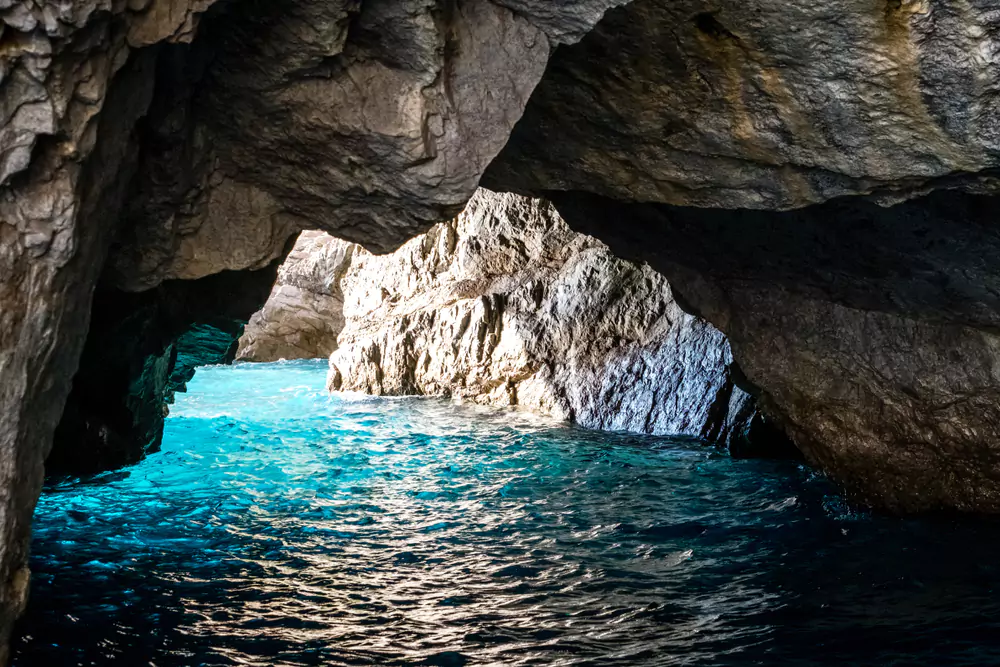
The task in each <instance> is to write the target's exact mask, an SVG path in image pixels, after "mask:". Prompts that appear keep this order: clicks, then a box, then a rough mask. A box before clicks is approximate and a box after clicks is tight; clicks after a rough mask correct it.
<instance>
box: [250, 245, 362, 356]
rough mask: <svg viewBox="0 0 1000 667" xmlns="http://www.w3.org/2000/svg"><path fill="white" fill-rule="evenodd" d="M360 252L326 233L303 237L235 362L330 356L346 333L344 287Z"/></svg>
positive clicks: (291, 254) (251, 324)
mask: <svg viewBox="0 0 1000 667" xmlns="http://www.w3.org/2000/svg"><path fill="white" fill-rule="evenodd" d="M358 250H359V248H358V247H357V246H356V245H354V244H353V243H349V242H347V241H341V240H340V239H335V238H333V237H332V236H330V235H329V234H326V233H323V232H314V231H310V232H302V234H300V235H299V238H298V241H296V243H295V247H294V248H292V252H291V253H289V255H288V257H287V258H286V259H285V261H284V263H283V264H282V265H281V269H280V270H279V271H278V280H277V282H276V283H275V285H274V289H273V290H272V291H271V295H270V296H269V297H268V299H267V303H266V304H264V307H263V308H262V309H261V310H259V311H257V312H256V313H254V315H253V317H251V318H250V322H249V323H247V326H246V329H245V330H244V332H243V337H242V338H240V345H239V352H237V355H236V358H237V359H239V360H242V361H277V360H278V359H315V358H319V357H329V356H330V354H331V353H332V352H333V351H334V350H336V349H337V335H338V334H339V333H340V331H341V329H343V328H344V293H343V291H342V290H341V286H340V282H341V279H342V278H343V277H344V274H345V273H346V272H347V270H348V267H349V266H350V264H351V259H352V257H353V256H354V253H355V252H357V251H358Z"/></svg>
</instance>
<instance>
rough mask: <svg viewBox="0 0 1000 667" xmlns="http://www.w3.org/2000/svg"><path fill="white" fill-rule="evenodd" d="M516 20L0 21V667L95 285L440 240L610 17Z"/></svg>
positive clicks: (206, 11) (355, 12)
mask: <svg viewBox="0 0 1000 667" xmlns="http://www.w3.org/2000/svg"><path fill="white" fill-rule="evenodd" d="M510 4H511V6H513V7H514V8H515V9H516V10H517V13H515V11H514V10H512V9H511V8H510V7H508V6H507V5H506V4H501V3H497V4H494V3H492V2H489V1H487V0H469V1H463V2H460V3H451V2H443V1H440V2H439V1H438V0H408V1H405V2H399V1H397V0H365V2H363V3H360V2H358V1H357V0H343V1H341V2H315V1H314V0H276V1H275V2H254V1H253V0H218V1H217V2H212V0H139V1H136V2H124V1H118V0H114V1H112V0H80V1H78V2H50V1H42V2H36V1H34V0H32V1H30V2H29V1H27V0H7V1H5V2H2V3H0V31H2V37H0V38H2V40H3V44H4V48H3V49H2V50H0V101H2V104H0V303H2V304H3V309H2V310H0V378H2V380H3V381H2V382H0V414H2V415H3V419H4V421H3V423H2V426H0V459H2V460H3V461H4V462H5V463H4V465H3V466H0V662H4V661H5V659H6V653H5V651H6V641H5V638H6V637H7V635H8V634H9V629H10V624H11V622H12V620H13V618H14V617H15V616H16V615H17V613H18V610H19V609H20V608H21V607H22V606H23V604H24V601H25V599H26V592H27V585H28V578H29V577H28V571H27V568H26V565H25V563H26V555H27V546H28V541H29V537H30V517H31V512H32V510H33V507H34V503H35V501H36V499H37V496H38V492H39V490H40V488H41V481H42V475H43V461H44V459H45V456H46V454H47V453H48V451H49V449H50V447H51V441H52V435H53V432H54V430H55V427H56V424H57V422H58V421H59V419H60V416H61V413H62V410H63V406H64V404H65V401H66V397H67V395H68V394H69V391H70V386H71V381H72V377H73V374H74V372H75V370H76V368H77V364H78V360H79V357H80V353H81V351H82V349H83V346H84V339H85V337H86V332H87V330H88V318H89V307H90V304H91V301H92V295H93V291H94V288H95V285H96V283H97V280H98V276H99V275H101V274H102V268H103V267H104V266H105V264H106V263H107V264H108V266H107V269H106V270H104V271H103V273H104V276H105V278H104V280H105V283H106V284H107V285H109V286H110V287H112V288H115V289H122V290H125V291H138V290H148V289H152V288H155V287H156V286H157V285H159V284H161V283H162V282H164V281H166V280H172V279H199V278H203V277H207V276H210V275H213V274H216V273H219V272H221V271H233V272H241V271H247V272H252V271H257V270H263V269H264V268H265V267H267V266H269V265H270V264H271V263H272V262H273V261H274V260H276V259H278V258H279V257H280V256H281V253H282V251H283V250H284V248H285V241H286V239H287V238H288V237H289V236H291V235H292V234H294V233H295V232H296V231H298V230H299V229H301V228H303V227H307V226H319V227H325V228H327V229H331V230H336V229H338V228H340V227H343V229H344V231H343V233H344V234H345V235H347V236H352V237H354V238H356V239H357V240H360V241H365V242H367V243H369V244H370V245H371V246H372V247H383V248H385V247H391V246H392V245H393V244H398V243H401V242H402V241H403V240H405V239H406V238H408V237H409V236H412V235H413V234H416V233H418V232H420V231H423V230H425V229H426V228H428V227H430V226H431V225H432V224H434V223H435V222H437V221H438V220H439V219H440V218H441V217H447V215H450V214H451V213H453V212H454V211H455V210H457V208H460V207H461V205H462V204H463V203H464V200H465V199H467V198H468V197H469V196H471V194H472V192H473V190H474V188H475V186H476V183H477V181H478V179H479V177H480V175H481V173H482V171H483V169H485V167H486V165H487V164H488V163H489V161H490V160H491V159H492V158H493V157H494V156H495V154H496V153H497V152H498V151H499V150H500V148H501V147H502V146H503V144H504V142H505V141H506V138H507V135H508V133H509V131H510V129H511V127H512V126H513V124H514V122H516V120H517V119H518V117H519V116H520V114H521V111H522V109H523V107H524V104H525V103H526V101H527V98H528V96H529V94H530V93H531V91H532V89H533V87H534V86H535V84H536V83H537V81H538V79H539V78H540V76H541V74H542V71H543V69H544V67H545V63H546V61H547V58H548V55H549V52H550V49H551V48H552V47H553V46H554V45H555V44H558V43H562V42H565V41H571V40H572V39H575V38H576V37H578V36H580V35H582V34H583V33H584V32H585V31H586V29H587V28H588V27H590V24H591V23H592V22H593V21H596V20H597V19H598V18H599V17H600V14H601V10H602V9H604V7H606V6H609V5H611V4H615V3H614V2H613V1H611V0H576V1H574V2H566V3H560V4H559V6H558V7H549V3H547V2H541V1H540V0H539V1H532V0H511V3H510ZM312 223H316V224H315V225H313V224H312ZM112 243H113V244H114V249H113V250H112V251H111V252H110V258H109V247H110V245H111V244H112ZM133 368H136V369H142V368H145V364H137V365H135V366H133ZM136 379H137V378H136Z"/></svg>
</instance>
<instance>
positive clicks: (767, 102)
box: [0, 0, 1000, 659]
mask: <svg viewBox="0 0 1000 667" xmlns="http://www.w3.org/2000/svg"><path fill="white" fill-rule="evenodd" d="M605 10H608V11H607V14H606V15H605V16H604V18H603V19H602V18H601V17H602V14H603V13H604V12H605ZM599 20H600V22H599V23H598V21H599ZM0 21H2V25H3V33H2V37H0V38H2V40H3V44H4V49H2V53H0V64H2V66H3V67H2V68H0V71H2V78H0V100H2V101H3V104H2V105H0V149H2V150H0V303H2V305H3V308H2V310H0V378H2V379H3V382H2V383H0V414H2V415H3V418H4V421H3V424H2V427H0V460H2V461H3V465H2V466H0V636H6V634H7V632H8V630H9V626H10V622H11V620H12V618H13V617H14V616H15V615H16V613H17V610H18V609H19V608H20V607H21V606H22V605H23V603H24V599H25V593H26V590H27V582H28V573H27V569H26V567H25V557H26V553H27V543H28V538H29V534H30V515H31V511H32V508H33V506H34V502H35V499H36V498H37V494H38V490H39V488H40V483H41V477H42V461H43V459H44V457H45V455H46V453H47V452H48V450H49V449H50V446H51V440H52V434H53V432H54V429H55V426H56V423H57V422H58V420H59V418H60V415H61V412H62V409H63V405H64V403H65V399H66V396H67V395H68V394H69V391H70V386H71V380H72V376H73V374H74V371H75V370H76V367H77V364H78V361H79V357H80V353H81V351H82V349H83V347H84V340H85V337H86V335H85V334H86V331H87V330H88V324H89V323H88V320H89V308H90V304H91V303H92V297H93V291H94V288H95V285H96V284H97V280H98V276H99V275H104V276H105V279H104V280H105V284H107V285H109V286H110V287H113V288H115V289H119V290H123V291H126V292H135V291H144V290H151V289H154V288H156V287H157V286H158V285H160V284H162V283H164V281H170V280H196V279H200V278H204V277H207V276H210V275H213V274H216V273H219V272H221V271H233V272H243V271H256V270H262V269H264V268H265V267H267V266H269V265H271V263H272V262H273V261H274V260H275V259H276V258H278V257H279V256H280V254H281V252H282V251H283V249H284V248H285V241H286V240H287V238H288V237H290V236H292V235H293V234H295V233H296V232H297V231H298V230H299V229H302V228H306V227H309V228H317V229H324V230H327V231H330V232H333V233H338V234H340V235H343V236H344V237H346V238H348V239H350V240H353V241H357V242H360V243H363V244H365V245H367V246H368V247H369V248H371V249H373V250H377V251H387V250H392V249H394V248H396V247H398V246H399V245H400V244H401V243H403V242H405V241H406V239H408V238H410V237H412V236H414V235H416V234H419V233H422V232H424V231H426V230H427V229H429V228H430V227H431V226H432V225H433V224H436V223H438V222H440V221H441V220H443V219H447V218H450V217H452V216H453V215H454V214H455V213H457V212H458V211H459V210H460V209H461V208H462V206H463V205H464V203H465V201H466V200H467V199H468V198H469V197H471V196H472V194H473V192H474V190H475V188H476V186H477V184H479V182H480V177H481V176H483V172H484V170H486V169H487V167H489V169H488V172H487V173H486V174H485V178H484V181H483V182H484V183H485V184H487V185H488V186H490V187H491V188H492V189H494V190H510V191H517V192H520V193H523V194H532V193H534V194H546V193H547V194H548V195H549V196H550V197H551V199H552V200H553V201H555V202H556V204H557V205H558V206H559V207H560V210H561V211H562V213H563V215H564V217H565V218H566V219H567V221H568V222H569V224H570V225H571V226H574V227H576V228H579V229H581V230H583V231H587V230H590V231H592V232H593V233H594V234H595V235H597V236H598V237H600V238H603V239H605V240H607V241H608V242H609V243H610V244H611V246H612V248H613V249H615V250H616V251H620V252H622V253H623V254H625V255H627V256H641V257H647V258H648V259H649V261H650V262H651V264H652V265H653V266H655V267H656V268H657V269H659V270H661V271H663V272H664V273H665V274H666V275H667V276H668V277H669V278H670V280H671V282H672V284H674V285H675V286H676V287H677V288H678V290H679V292H680V296H681V297H682V298H683V300H685V301H686V302H687V303H688V305H689V306H690V308H691V309H692V310H697V311H698V312H700V313H701V314H703V315H705V316H706V317H707V318H709V319H710V320H711V321H712V322H714V323H715V324H716V325H717V326H718V327H719V328H720V329H721V330H722V331H724V332H725V333H726V334H727V335H728V336H729V337H730V339H731V341H732V344H733V349H734V353H735V355H736V357H737V360H738V361H739V362H740V364H741V365H742V366H744V367H745V369H746V372H747V375H748V376H749V377H751V379H753V380H754V381H755V382H757V383H758V384H759V385H760V386H761V387H762V389H763V390H764V392H765V395H766V396H768V397H769V400H770V401H771V403H770V404H769V405H770V406H771V407H770V409H772V410H774V412H775V414H776V415H777V416H779V417H780V418H782V419H783V420H785V421H786V422H787V424H788V425H789V430H790V432H792V433H793V435H795V436H796V438H797V440H798V441H799V442H798V444H799V445H800V446H802V448H803V449H804V450H805V451H806V452H807V454H809V455H810V456H811V457H812V459H813V460H814V461H815V462H817V463H819V464H820V465H822V466H824V468H825V469H827V470H829V471H830V472H831V473H832V474H834V476H835V478H836V479H838V480H839V481H841V482H842V483H844V484H845V485H846V486H847V487H848V488H850V489H853V490H854V492H855V493H856V494H857V495H858V497H861V498H864V499H867V500H870V501H871V502H874V503H878V504H881V505H885V506H889V507H893V508H897V509H926V508H930V507H952V508H956V507H957V508H961V509H985V510H996V509H998V507H997V505H998V501H997V497H998V493H997V488H998V487H997V483H996V475H995V472H994V471H995V469H996V464H995V463H994V456H995V455H994V452H995V447H994V446H993V442H994V438H993V434H994V433H995V427H994V424H995V423H996V421H995V408H994V407H993V405H994V401H993V400H992V394H991V392H992V391H993V387H994V386H995V384H994V380H993V375H994V371H993V355H992V349H993V346H994V340H993V332H994V328H993V324H992V322H993V320H994V312H995V306H994V299H993V296H992V294H993V285H994V284H995V280H994V278H993V275H992V273H991V271H990V269H989V262H988V260H987V259H984V258H985V257H988V256H989V253H991V252H992V247H993V243H994V239H993V232H992V231H991V227H992V226H991V224H990V220H991V215H990V214H989V210H990V209H992V199H986V200H978V199H964V198H963V197H966V196H971V195H977V194H978V195H992V194H993V193H995V191H996V176H995V170H996V166H997V160H998V147H997V136H998V131H997V128H998V127H1000V124H998V122H997V120H998V119H997V114H998V113H1000V106H998V105H997V104H996V103H995V102H996V100H995V97H996V90H997V89H998V87H997V83H996V76H997V72H1000V68H997V66H996V65H997V63H996V62H995V61H996V60H997V58H998V57H1000V56H998V55H997V54H998V53H1000V49H998V48H997V46H998V43H997V40H998V38H997V35H1000V30H997V27H998V25H997V24H998V22H1000V13H998V12H997V11H996V10H995V8H993V7H992V6H991V5H990V4H989V3H978V2H969V3H953V2H947V1H945V0H835V1H833V2H828V3H823V4H815V3H813V4H801V3H799V4H796V5H789V3H787V2H784V1H783V0H750V1H749V2H747V1H744V0H739V1H737V0H712V1H709V0H678V1H677V2H671V3H663V2H658V1H656V0H634V1H633V2H630V3H624V2H620V1H617V0H573V1H567V2H560V3H551V2H542V1H541V0H497V1H495V2H490V1H488V0H456V1H453V2H446V1H445V0H364V1H363V2H359V1H358V0H339V1H334V2H315V1H312V0H217V1H216V2H212V1H211V0H147V1H144V2H129V3H125V2H120V1H117V0H114V1H113V0H81V1H79V2H71V3H69V2H63V3H53V2H42V3H37V2H28V1H27V0H13V1H11V2H6V3H3V5H2V8H0ZM595 23H596V24H597V27H596V29H593V30H592V29H591V28H593V26H594V25H595ZM508 137H510V141H509V142H508ZM940 189H954V190H959V191H961V193H966V194H957V195H955V196H956V197H958V199H956V200H954V201H955V202H958V203H956V204H955V205H956V206H958V207H965V206H970V207H973V208H979V209H981V210H980V211H979V213H975V212H974V211H973V215H971V217H969V218H968V219H962V218H961V217H960V216H956V215H949V214H948V212H947V211H943V212H942V211H938V212H937V213H934V215H933V216H931V214H930V213H927V214H926V215H927V216H931V217H935V216H936V217H935V219H936V220H938V221H939V222H940V224H939V225H937V224H936V225H932V226H931V230H930V231H928V232H927V236H926V240H925V241H924V242H923V243H925V245H927V246H928V247H920V244H921V243H922V241H921V240H920V238H921V237H920V236H919V234H917V233H916V232H917V231H918V230H919V229H921V228H922V227H910V225H923V224H924V223H923V222H921V215H923V214H921V215H911V214H906V215H903V214H900V213H899V211H908V210H914V209H908V208H906V207H907V206H911V204H902V206H903V208H899V207H897V208H893V209H887V210H888V211H895V212H894V213H889V214H887V216H888V218H886V217H882V216H881V215H880V214H877V213H871V211H873V210H874V209H869V212H868V213H865V214H864V215H863V216H862V219H863V220H866V221H867V222H864V223H863V224H861V225H860V230H859V229H854V228H852V227H850V224H848V225H846V226H845V225H843V224H841V222H842V220H841V219H840V218H839V217H837V216H826V217H824V215H818V216H817V217H816V218H815V220H816V223H815V225H813V226H810V225H809V224H807V225H806V226H805V228H804V229H805V230H806V231H808V233H809V234H812V235H813V236H815V242H813V241H811V240H809V239H802V238H801V236H802V233H803V230H800V229H798V228H797V227H794V226H792V225H784V224H782V221H785V220H797V218H794V217H793V218H783V217H781V216H773V217H771V216H764V217H762V218H756V219H755V218H753V217H752V216H750V217H748V216H745V215H743V214H742V213H740V212H739V211H738V210H747V209H753V210H760V211H771V212H774V211H783V210H790V209H796V208H799V207H803V206H817V208H816V209H806V210H808V211H810V212H809V213H805V214H804V215H805V217H807V218H808V217H810V216H813V215H814V213H815V211H830V210H834V209H829V208H827V204H825V203H824V202H828V201H830V200H832V199H835V198H837V197H842V196H853V197H855V198H857V199H858V202H856V203H857V205H858V206H860V207H862V208H864V207H867V206H872V205H873V204H893V203H899V202H903V201H905V200H908V199H911V198H913V197H916V196H918V195H921V194H924V193H927V192H929V191H932V190H940ZM560 194H562V195H563V196H562V197H560ZM589 195H598V196H600V197H601V198H602V200H601V201H602V202H604V203H605V204H606V203H607V202H609V201H610V202H612V203H611V204H609V205H608V206H604V205H603V204H602V205H601V206H600V207H598V208H595V209H594V210H582V209H581V207H580V206H577V207H576V210H575V211H574V210H571V208H572V207H573V200H574V199H576V200H577V201H578V202H584V201H590V200H589V199H588V196H589ZM942 196H943V195H942ZM975 202H980V203H975ZM638 204H643V205H654V206H653V208H654V209H656V214H655V215H652V214H649V210H652V209H646V208H645V207H644V206H636V205H638ZM839 205H840V204H836V203H835V204H834V207H836V206H839ZM660 206H673V207H676V206H699V207H706V208H717V209H719V218H718V219H717V223H718V224H715V223H711V222H708V221H709V219H710V218H711V216H707V217H704V216H698V215H693V214H684V215H682V216H680V219H684V220H687V221H688V223H690V224H688V225H687V226H685V225H680V226H678V225H677V223H676V220H677V219H678V217H677V215H675V214H676V210H672V209H671V210H668V209H661V208H658V207H660ZM912 206H913V207H915V210H920V209H921V208H922V207H924V206H927V207H928V208H929V209H931V210H933V209H935V206H936V204H934V200H931V201H929V202H928V201H924V200H914V202H913V204H912ZM609 209H610V211H611V212H609ZM960 210H964V209H961V208H960ZM664 211H666V213H664ZM896 215H898V216H899V220H900V222H899V225H900V227H898V228H897V230H898V229H904V230H906V231H907V232H908V231H913V232H914V234H909V233H900V234H899V237H898V238H897V239H889V238H885V239H883V238H882V237H881V236H880V234H881V233H882V232H881V231H879V229H881V228H880V225H881V224H882V222H878V221H879V220H882V221H884V220H887V219H889V218H892V217H893V216H896ZM662 217H666V218H672V219H674V220H675V222H671V223H669V224H668V226H667V227H666V228H664V231H663V234H662V235H657V233H656V232H655V231H651V230H657V229H660V228H659V227H656V226H655V225H657V224H659V223H658V222H656V220H658V219H660V218H662ZM651 218H652V219H653V222H651V221H650V220H651ZM754 220H757V221H758V223H759V224H760V225H762V226H763V228H764V230H765V233H764V234H763V236H762V237H761V238H769V239H771V242H769V244H768V245H767V247H760V246H759V245H758V244H755V243H754V239H755V238H757V234H758V232H759V230H758V229H757V228H756V227H754V226H753V224H754V223H753V221H754ZM761 221H763V222H761ZM703 224H704V225H706V226H705V227H704V228H702V227H700V225H703ZM820 226H822V231H820ZM770 229H773V234H771V233H770V232H769V231H768V230H770ZM872 230H874V232H872ZM869 232H872V233H874V235H875V238H872V236H871V234H870V233H869ZM855 234H856V235H859V238H860V239H862V240H861V241H858V242H857V243H853V242H851V241H850V238H851V237H852V235H855ZM623 235H625V236H630V237H632V239H633V240H631V241H628V242H626V240H623ZM635 239H639V240H635ZM827 244H830V245H827ZM704 246H707V247H709V248H710V249H711V248H714V251H713V252H701V251H697V252H693V253H692V255H691V256H690V257H680V256H679V254H678V253H679V251H677V252H673V250H672V249H674V248H689V249H690V248H695V249H696V250H697V249H698V248H699V247H702V248H703V247H704ZM744 246H746V247H747V248H752V249H754V253H757V254H754V255H752V256H748V255H747V253H746V252H744ZM772 246H773V248H772ZM977 248H982V249H983V253H984V256H983V257H979V256H977V255H976V253H975V249H977ZM699 253H700V254H699ZM810 253H814V254H810ZM852 254H853V255H856V256H857V257H859V258H862V259H864V258H868V259H869V260H870V261H873V262H876V265H875V266H870V267H864V268H862V267H859V266H858V265H856V264H851V263H850V262H848V263H846V264H845V263H840V260H841V259H844V258H841V257H838V255H844V257H845V258H846V257H847V256H850V255H852ZM730 256H732V257H734V258H741V257H742V258H743V259H741V260H739V261H737V260H735V259H734V260H731V259H728V258H729V257H730ZM703 257H704V258H707V259H711V260H712V261H711V262H707V261H702V258H703ZM659 258H665V259H663V261H660V259H659ZM814 258H815V259H816V261H815V264H818V265H819V267H816V266H813V264H814V261H813V260H814ZM883 262H884V263H885V264H884V265H883V264H882V263H883ZM716 264H718V265H719V266H720V267H721V268H720V269H718V270H717V269H715V268H714V267H715V265H716ZM824 265H828V266H829V267H830V268H829V272H828V273H829V275H826V276H823V275H819V276H817V270H818V268H822V267H823V266H824ZM880 270H883V273H882V275H878V273H879V271H880ZM720 271H721V273H720ZM935 280H936V281H938V283H939V284H935ZM775 323H780V326H778V325H777V324H775ZM775 350H781V352H782V354H780V355H779V354H778V353H777V352H776V351H775ZM783 360H785V361H783ZM786 362H787V363H786ZM793 362H794V363H793ZM803 368H809V369H811V370H810V371H809V373H806V372H804V371H802V370H800V369H803ZM865 392H868V393H867V394H866V393H865ZM831 399H836V400H831ZM952 399H954V400H952ZM824 401H827V405H828V407H827V408H823V407H822V405H823V403H824ZM837 401H841V402H840V403H838V402H837ZM835 406H840V407H838V408H837V409H838V410H844V411H847V410H850V411H852V412H851V413H850V414H849V415H847V416H840V417H837V416H836V415H835V412H834V409H833V408H834V407H835ZM855 412H857V413H858V414H855ZM908 420H912V421H908ZM904 424H909V425H908V426H904ZM842 454H843V455H842ZM883 462H884V465H883V464H882V463H883ZM873 470H874V471H875V472H871V471H873ZM938 471H939V472H938ZM923 489H927V491H924V490H923ZM0 644H3V642H0ZM2 658H4V655H0V659H2Z"/></svg>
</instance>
